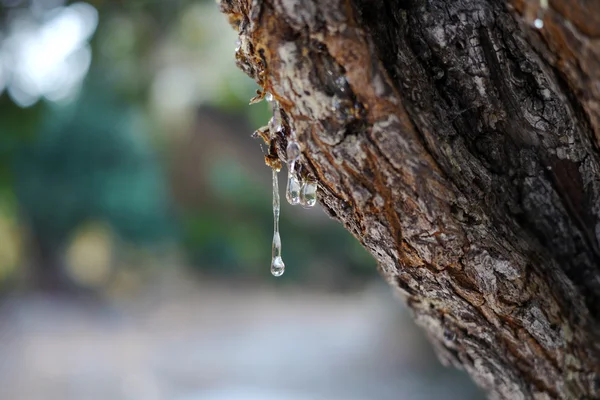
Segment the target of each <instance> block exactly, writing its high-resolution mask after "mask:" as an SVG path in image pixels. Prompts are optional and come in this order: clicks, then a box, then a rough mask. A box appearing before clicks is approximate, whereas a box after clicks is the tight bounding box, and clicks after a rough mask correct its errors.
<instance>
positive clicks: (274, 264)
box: [271, 232, 285, 276]
mask: <svg viewBox="0 0 600 400" xmlns="http://www.w3.org/2000/svg"><path fill="white" fill-rule="evenodd" d="M272 255H273V257H272V259H271V274H272V275H273V276H281V275H283V273H284V272H285V264H284V263H283V259H282V258H281V238H280V237H279V232H275V234H274V235H273V248H272Z"/></svg>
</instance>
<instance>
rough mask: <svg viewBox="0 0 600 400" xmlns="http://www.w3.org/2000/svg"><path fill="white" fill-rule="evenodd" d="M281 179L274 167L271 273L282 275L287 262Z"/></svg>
mask: <svg viewBox="0 0 600 400" xmlns="http://www.w3.org/2000/svg"><path fill="white" fill-rule="evenodd" d="M280 208H281V204H280V202H279V181H278V179H277V170H275V169H273V231H274V233H273V246H272V247H271V274H273V276H281V275H283V272H284V270H285V264H284V263H283V260H282V259H281V238H280V237H279V211H280Z"/></svg>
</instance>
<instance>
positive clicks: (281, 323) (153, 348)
mask: <svg viewBox="0 0 600 400" xmlns="http://www.w3.org/2000/svg"><path fill="white" fill-rule="evenodd" d="M399 310H401V308H400V307H399V306H398V304H396V302H395V301H394V300H393V299H391V296H390V295H389V293H388V290H387V288H376V289H373V290H369V291H367V292H364V293H359V294H353V295H339V294H336V295H327V294H324V293H309V292H299V291H297V290H293V289H289V288H282V289H280V290H277V291H275V290H273V289H272V288H271V289H265V288H231V287H226V286H222V285H215V284H211V285H209V284H206V285H204V286H199V287H198V286H195V285H191V284H189V283H182V282H181V281H177V280H175V281H173V282H166V283H165V282H163V283H162V284H160V285H156V286H155V287H153V288H148V289H147V291H146V292H145V293H144V294H143V295H140V296H138V297H136V298H130V299H128V300H119V301H116V300H114V301H111V302H89V301H87V302H82V301H79V302H74V301H73V300H72V299H68V298H62V299H61V298H56V297H54V298H50V297H40V296H20V297H11V298H9V299H5V300H4V301H3V303H2V305H1V306H0V355H1V356H0V398H1V399H6V400H38V399H40V400H41V399H43V400H96V399H97V400H162V399H168V400H337V399H340V400H388V399H389V400H392V399H393V400H401V399H410V400H413V399H417V400H418V399H457V400H458V399H460V400H465V399H478V398H481V397H480V395H478V394H477V392H476V391H475V390H474V389H473V387H472V384H470V383H469V382H468V380H467V379H466V377H465V376H464V375H463V374H460V373H457V372H455V371H452V370H448V369H441V367H439V366H437V364H436V363H437V362H436V361H435V359H434V358H433V356H432V354H431V351H430V350H429V348H428V346H427V345H426V344H424V339H423V338H422V337H421V332H420V331H419V330H417V329H416V328H415V327H414V326H413V324H412V322H410V321H409V319H408V317H407V316H404V315H403V314H402V312H401V311H399Z"/></svg>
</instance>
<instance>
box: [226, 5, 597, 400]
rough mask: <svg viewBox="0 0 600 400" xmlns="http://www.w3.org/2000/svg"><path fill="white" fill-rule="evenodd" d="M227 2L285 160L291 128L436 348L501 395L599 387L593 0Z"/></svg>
mask: <svg viewBox="0 0 600 400" xmlns="http://www.w3.org/2000/svg"><path fill="white" fill-rule="evenodd" d="M220 6H221V9H222V11H223V12H224V13H226V14H227V15H228V17H229V20H230V22H231V24H232V25H233V26H234V27H235V29H237V30H238V32H239V38H240V47H239V49H238V51H237V60H238V64H239V66H240V67H241V68H242V69H243V70H244V71H245V72H246V73H247V74H248V75H250V76H251V77H253V78H254V79H256V81H257V82H258V83H259V84H260V85H261V86H262V87H263V89H264V90H265V91H268V92H271V93H272V94H273V95H274V97H275V99H276V100H278V101H279V103H280V105H281V108H282V112H283V113H284V117H285V118H284V120H285V124H284V125H285V129H284V131H283V132H282V134H281V135H280V136H278V137H277V140H276V141H277V146H276V148H277V149H279V154H281V155H282V157H281V158H282V159H285V157H284V153H285V152H284V151H282V149H285V144H286V141H287V138H288V137H289V135H290V129H294V130H295V131H296V133H297V136H298V139H299V141H300V142H301V144H302V146H303V155H302V159H301V160H302V166H303V168H304V171H305V173H310V174H313V175H314V176H316V177H317V179H318V182H319V201H320V203H321V204H322V205H323V207H324V208H325V210H326V211H327V212H328V214H330V215H331V216H332V217H333V218H335V219H338V220H339V221H341V222H342V223H343V224H344V226H345V227H346V229H348V230H349V231H350V232H352V233H353V234H354V235H355V236H356V237H357V238H358V240H360V242H361V243H362V244H363V246H365V247H366V248H367V249H368V250H369V251H370V252H371V253H372V254H373V256H374V257H375V258H376V259H377V260H378V262H379V267H380V271H381V273H382V274H383V276H384V277H385V278H386V280H387V281H388V282H389V283H390V284H391V285H392V286H394V287H395V288H396V289H397V291H398V292H399V293H400V294H401V295H402V297H403V298H404V299H405V301H406V303H407V304H408V305H409V307H410V308H411V309H412V311H413V312H414V317H415V319H416V321H417V322H418V323H419V324H420V325H421V326H423V327H424V328H425V330H426V332H427V333H428V335H429V336H430V338H431V341H432V342H433V343H434V345H435V347H436V349H437V351H438V354H439V355H440V358H441V359H442V360H443V361H444V362H446V363H447V364H452V365H455V366H459V367H462V368H464V369H466V370H467V371H468V372H469V373H470V374H471V375H472V377H473V378H474V379H475V381H476V382H478V383H479V384H480V385H481V386H483V387H484V388H486V389H487V390H488V391H489V393H490V397H492V398H505V399H526V398H535V399H549V398H560V399H591V398H600V151H599V144H600V2H598V1H584V0H579V1H567V0H554V1H550V6H549V7H548V8H547V9H545V10H543V9H541V8H538V6H539V4H538V2H537V1H526V0H509V1H493V0H452V1H445V0H405V1H384V0H372V1H367V0H346V1H344V0H327V1H318V0H221V3H220ZM536 16H539V17H541V18H542V19H543V21H544V27H543V28H542V29H540V30H537V29H535V28H534V27H533V26H532V24H531V22H532V21H533V18H535V17H536Z"/></svg>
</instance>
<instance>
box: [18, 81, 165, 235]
mask: <svg viewBox="0 0 600 400" xmlns="http://www.w3.org/2000/svg"><path fill="white" fill-rule="evenodd" d="M133 117H134V116H133V115H132V111H131V107H128V106H127V105H125V104H121V103H120V101H119V99H118V98H115V97H114V96H112V95H111V94H110V92H107V91H106V90H104V89H102V88H99V87H93V88H91V87H88V88H86V90H84V91H83V92H82V95H81V98H80V99H79V100H78V101H77V102H76V103H72V104H71V105H69V106H65V107H53V108H48V109H47V110H46V112H45V113H44V115H43V118H42V119H41V122H40V126H39V131H38V133H37V140H35V141H32V142H31V143H29V144H28V145H25V146H22V147H21V149H20V151H18V152H17V156H16V157H15V163H14V166H15V168H14V170H15V177H16V180H15V188H16V193H17V196H18V199H19V203H20V205H21V208H22V209H23V211H24V213H25V215H26V216H27V218H28V219H29V220H30V221H31V223H32V224H34V226H35V227H36V229H38V230H40V231H41V232H44V233H46V234H49V235H57V236H58V237H66V236H67V235H68V234H69V232H71V231H72V230H73V229H74V228H75V227H76V226H77V225H78V224H81V223H82V222H84V221H86V220H96V219H97V220H105V221H107V222H109V223H110V224H111V225H113V227H114V228H115V230H116V231H117V232H119V233H121V235H123V237H125V238H126V239H129V240H132V241H140V242H146V241H152V240H155V239H157V238H161V237H164V236H165V235H166V234H167V233H168V231H169V230H170V229H171V228H170V226H169V225H170V222H169V217H168V209H169V200H168V193H167V189H166V185H165V182H164V179H163V177H162V174H161V171H160V169H159V166H158V164H157V160H156V156H155V154H154V151H153V150H152V148H151V147H150V146H149V144H148V138H147V137H146V136H145V135H144V133H143V132H138V131H135V130H134V129H133V125H132V121H133V119H134V118H133Z"/></svg>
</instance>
